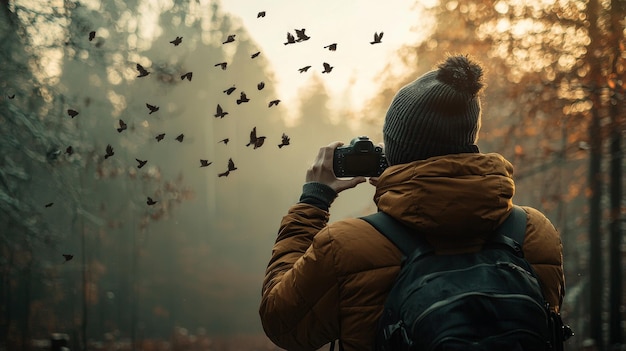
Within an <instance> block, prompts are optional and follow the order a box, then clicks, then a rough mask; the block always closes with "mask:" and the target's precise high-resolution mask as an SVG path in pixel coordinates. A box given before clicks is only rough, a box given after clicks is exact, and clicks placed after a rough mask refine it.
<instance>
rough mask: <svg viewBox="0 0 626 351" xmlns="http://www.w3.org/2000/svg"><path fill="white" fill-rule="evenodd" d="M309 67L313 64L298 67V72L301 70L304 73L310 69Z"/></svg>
mask: <svg viewBox="0 0 626 351" xmlns="http://www.w3.org/2000/svg"><path fill="white" fill-rule="evenodd" d="M309 68H311V66H304V67H302V68H299V69H298V72H300V73H304V72H306V71H308V70H309Z"/></svg>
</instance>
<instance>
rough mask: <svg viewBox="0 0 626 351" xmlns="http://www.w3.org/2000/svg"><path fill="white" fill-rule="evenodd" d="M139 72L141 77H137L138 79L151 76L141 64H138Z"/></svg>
mask: <svg viewBox="0 0 626 351" xmlns="http://www.w3.org/2000/svg"><path fill="white" fill-rule="evenodd" d="M137 71H138V72H139V75H137V78H141V77H145V76H147V75H148V74H150V72H148V70H147V69H145V68H143V66H142V65H140V64H137Z"/></svg>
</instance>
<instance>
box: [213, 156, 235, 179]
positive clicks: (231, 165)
mask: <svg viewBox="0 0 626 351" xmlns="http://www.w3.org/2000/svg"><path fill="white" fill-rule="evenodd" d="M236 169H237V167H235V163H234V162H233V159H232V158H229V159H228V169H227V170H226V172H224V173H220V174H218V175H217V176H218V177H228V175H229V174H230V172H232V171H234V170H236Z"/></svg>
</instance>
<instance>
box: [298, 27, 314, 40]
mask: <svg viewBox="0 0 626 351" xmlns="http://www.w3.org/2000/svg"><path fill="white" fill-rule="evenodd" d="M305 30H306V29H304V28H302V29H296V30H295V31H296V36H298V39H297V40H296V41H306V40H309V39H311V37H310V36H308V35H306V34H305V33H304V31H305Z"/></svg>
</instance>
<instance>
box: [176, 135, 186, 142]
mask: <svg viewBox="0 0 626 351" xmlns="http://www.w3.org/2000/svg"><path fill="white" fill-rule="evenodd" d="M184 137H185V134H180V135H179V136H177V137H176V140H178V142H179V143H182V142H183V138H184Z"/></svg>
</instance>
